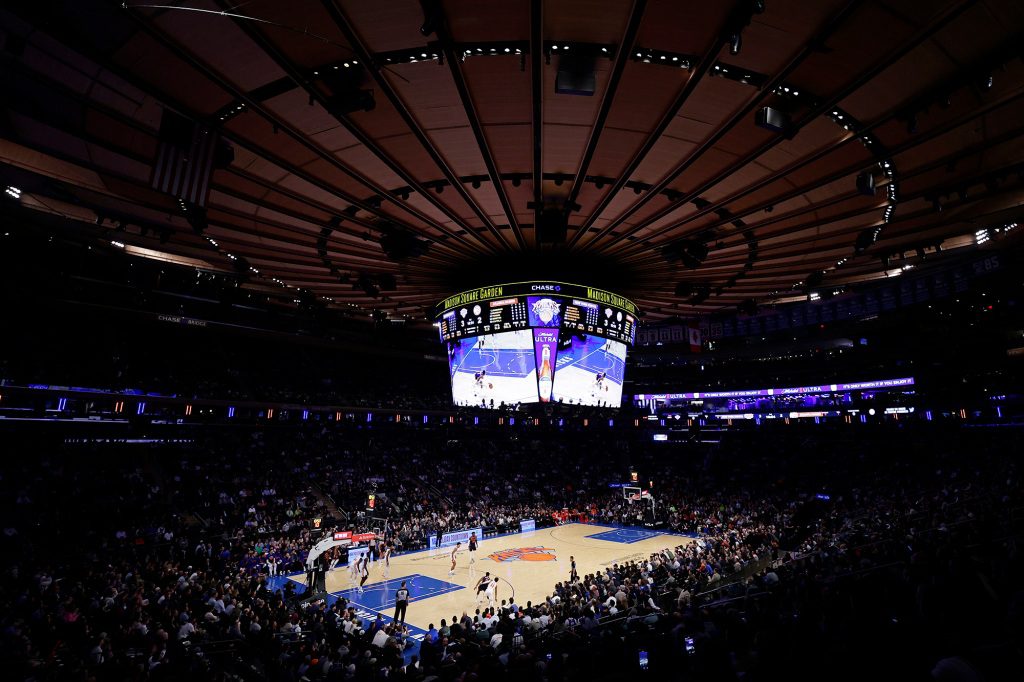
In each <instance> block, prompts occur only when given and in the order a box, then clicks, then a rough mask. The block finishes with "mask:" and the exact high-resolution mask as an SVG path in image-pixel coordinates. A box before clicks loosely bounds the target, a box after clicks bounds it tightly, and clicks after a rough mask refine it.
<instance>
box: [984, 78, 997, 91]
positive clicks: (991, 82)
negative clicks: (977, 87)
mask: <svg viewBox="0 0 1024 682" xmlns="http://www.w3.org/2000/svg"><path fill="white" fill-rule="evenodd" d="M994 84H995V77H994V76H993V75H992V74H987V75H986V76H985V77H984V78H982V79H981V89H982V90H991V89H992V86H993V85H994Z"/></svg>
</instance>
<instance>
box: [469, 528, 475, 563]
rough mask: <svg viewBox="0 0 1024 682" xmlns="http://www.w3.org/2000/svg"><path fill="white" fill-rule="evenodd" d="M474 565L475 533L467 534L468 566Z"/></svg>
mask: <svg viewBox="0 0 1024 682" xmlns="http://www.w3.org/2000/svg"><path fill="white" fill-rule="evenodd" d="M474 563H476V533H470V534H469V565H470V566H472V565H473V564H474Z"/></svg>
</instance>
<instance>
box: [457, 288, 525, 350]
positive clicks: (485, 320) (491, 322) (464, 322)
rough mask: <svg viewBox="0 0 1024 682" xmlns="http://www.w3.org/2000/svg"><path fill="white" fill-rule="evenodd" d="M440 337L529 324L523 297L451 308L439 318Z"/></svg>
mask: <svg viewBox="0 0 1024 682" xmlns="http://www.w3.org/2000/svg"><path fill="white" fill-rule="evenodd" d="M439 322H440V326H441V339H442V340H444V341H450V340H452V339H460V338H462V337H464V336H479V335H481V334H495V333H498V332H503V331H512V330H515V329H526V328H527V327H529V326H530V324H529V319H528V317H527V314H526V297H525V296H522V297H512V298H503V299H498V300H495V301H482V302H480V303H473V304H470V305H465V306H461V307H459V308H453V309H451V310H449V311H447V312H445V313H444V314H443V315H442V316H441V319H440V320H439Z"/></svg>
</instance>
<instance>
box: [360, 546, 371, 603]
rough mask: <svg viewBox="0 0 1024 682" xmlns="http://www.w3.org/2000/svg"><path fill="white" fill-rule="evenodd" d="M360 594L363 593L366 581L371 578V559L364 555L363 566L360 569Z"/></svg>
mask: <svg viewBox="0 0 1024 682" xmlns="http://www.w3.org/2000/svg"><path fill="white" fill-rule="evenodd" d="M359 576H360V578H359V594H362V593H363V585H364V584H365V583H366V579H367V578H369V577H370V557H369V556H367V555H365V554H364V555H363V565H362V566H361V567H360V568H359Z"/></svg>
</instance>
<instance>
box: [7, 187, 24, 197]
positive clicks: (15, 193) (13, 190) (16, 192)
mask: <svg viewBox="0 0 1024 682" xmlns="http://www.w3.org/2000/svg"><path fill="white" fill-rule="evenodd" d="M6 191H7V194H8V196H11V197H13V198H14V199H20V198H21V190H20V189H18V188H17V187H14V186H13V185H8V186H7V190H6Z"/></svg>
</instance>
